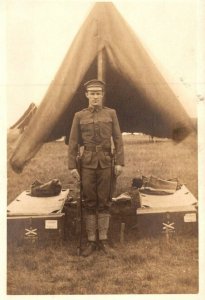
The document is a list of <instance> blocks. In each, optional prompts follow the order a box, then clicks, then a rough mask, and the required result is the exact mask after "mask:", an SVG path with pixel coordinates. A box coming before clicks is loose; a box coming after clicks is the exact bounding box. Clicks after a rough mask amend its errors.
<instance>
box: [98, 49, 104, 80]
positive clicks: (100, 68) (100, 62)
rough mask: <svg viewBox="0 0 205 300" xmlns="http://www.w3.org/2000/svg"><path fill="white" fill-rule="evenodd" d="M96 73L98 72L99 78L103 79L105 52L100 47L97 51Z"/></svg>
mask: <svg viewBox="0 0 205 300" xmlns="http://www.w3.org/2000/svg"><path fill="white" fill-rule="evenodd" d="M97 74H98V79H99V80H103V81H105V52H104V49H102V50H100V51H99V52H98V63H97Z"/></svg>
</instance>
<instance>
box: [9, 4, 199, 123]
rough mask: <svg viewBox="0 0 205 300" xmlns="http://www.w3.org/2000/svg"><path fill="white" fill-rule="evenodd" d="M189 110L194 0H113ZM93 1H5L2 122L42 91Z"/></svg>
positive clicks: (192, 107)
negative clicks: (3, 106) (4, 93)
mask: <svg viewBox="0 0 205 300" xmlns="http://www.w3.org/2000/svg"><path fill="white" fill-rule="evenodd" d="M113 3H114V5H115V6H116V8H117V9H118V11H119V12H120V13H121V15H122V16H123V17H124V18H125V20H126V21H127V23H128V24H129V25H130V27H131V28H132V29H133V30H134V32H135V33H136V35H137V37H138V38H139V40H140V41H141V43H142V44H143V46H144V47H145V48H146V50H147V51H148V53H149V54H150V56H151V57H152V59H153V61H154V62H155V63H156V65H157V66H158V68H159V70H160V71H161V73H162V75H163V76H164V77H165V79H166V81H167V82H168V84H169V85H170V86H171V87H172V89H173V90H174V92H175V94H176V96H177V97H178V98H179V99H180V101H181V102H182V103H183V105H184V106H185V109H186V110H187V112H188V114H189V115H190V116H192V117H195V116H196V102H197V97H196V95H197V94H198V93H199V92H198V91H197V47H198V35H197V13H198V10H197V3H198V2H197V1H195V0H135V1H113ZM93 5H94V2H93V1H82V0H81V1H76V0H75V1H70V0H26V1H25V0H7V1H6V6H5V9H6V63H7V66H6V70H7V78H6V99H7V126H10V125H12V124H13V123H14V122H15V121H16V120H17V119H18V118H19V117H20V116H21V115H22V113H23V112H24V111H25V110H26V108H27V107H28V106H29V104H30V103H31V102H35V103H36V104H37V105H38V104H39V103H40V102H41V100H42V98H43V96H44V95H45V93H46V91H47V88H48V86H49V84H50V83H51V81H52V79H53V78H54V76H55V74H56V72H57V70H58V68H59V66H60V64H61V62H62V60H63V58H64V56H65V54H66V52H67V51H68V49H69V46H70V45H71V43H72V41H73V39H74V37H75V35H76V34H77V32H78V30H79V29H80V26H81V25H82V23H83V22H84V20H85V18H86V17H87V15H88V13H89V12H90V10H91V9H92V7H93Z"/></svg>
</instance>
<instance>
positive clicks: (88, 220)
mask: <svg viewBox="0 0 205 300" xmlns="http://www.w3.org/2000/svg"><path fill="white" fill-rule="evenodd" d="M85 225H86V232H87V237H88V242H87V245H86V247H85V249H83V250H82V253H81V255H82V256H84V257H86V256H89V255H91V254H92V253H93V252H94V251H95V250H96V248H97V247H96V246H97V245H96V229H97V219H96V215H86V217H85Z"/></svg>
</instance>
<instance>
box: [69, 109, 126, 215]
mask: <svg viewBox="0 0 205 300" xmlns="http://www.w3.org/2000/svg"><path fill="white" fill-rule="evenodd" d="M111 139H113V142H114V145H115V164H116V165H122V166H123V165H124V150H123V141H122V134H121V131H120V127H119V122H118V119H117V115H116V112H115V110H114V109H110V108H108V107H101V108H97V109H96V108H93V107H88V108H86V109H83V110H81V111H79V112H77V113H76V114H75V116H74V119H73V124H72V128H71V133H70V138H69V154H68V162H69V169H76V168H77V166H76V156H77V152H78V145H81V146H84V151H83V154H82V157H81V172H82V173H81V175H82V186H83V195H84V199H85V203H86V208H87V210H88V211H90V212H91V213H92V212H93V211H94V210H96V208H98V210H99V211H103V212H104V211H105V212H107V211H108V210H109V193H110V177H111Z"/></svg>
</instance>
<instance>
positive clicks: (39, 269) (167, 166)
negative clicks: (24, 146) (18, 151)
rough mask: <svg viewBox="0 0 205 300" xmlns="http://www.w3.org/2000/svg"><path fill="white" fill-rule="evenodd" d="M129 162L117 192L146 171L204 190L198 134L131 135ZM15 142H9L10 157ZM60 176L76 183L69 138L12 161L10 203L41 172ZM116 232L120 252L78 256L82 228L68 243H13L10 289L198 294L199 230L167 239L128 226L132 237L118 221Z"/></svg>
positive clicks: (61, 292) (35, 292) (42, 176)
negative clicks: (20, 164) (20, 162)
mask: <svg viewBox="0 0 205 300" xmlns="http://www.w3.org/2000/svg"><path fill="white" fill-rule="evenodd" d="M123 139H124V144H125V157H126V161H125V162H126V166H125V167H124V172H123V174H122V175H121V177H120V178H119V180H118V185H117V194H120V193H121V192H125V191H127V190H128V188H129V187H130V186H131V183H132V178H134V177H136V176H137V175H139V174H143V175H145V176H150V175H155V176H159V177H161V178H164V179H169V178H178V179H179V181H180V182H181V183H185V184H186V186H187V187H188V189H189V190H190V191H191V192H192V193H193V194H194V196H195V197H197V194H198V190H197V141H196V137H195V136H190V137H188V138H187V139H186V140H185V141H184V142H182V143H179V144H174V143H173V142H172V141H170V140H158V141H157V142H155V143H149V141H148V137H147V136H134V135H128V136H124V137H123ZM10 151H11V147H10V145H9V146H8V152H9V153H8V157H9V155H10ZM52 178H58V179H60V181H61V182H62V184H63V186H64V187H66V186H67V185H68V184H69V183H72V178H71V176H70V174H69V172H68V170H67V146H66V145H64V143H62V142H53V143H49V144H46V145H44V146H43V147H42V149H41V150H40V151H39V153H38V154H37V155H36V156H35V158H33V160H32V161H31V162H30V163H29V164H28V166H26V167H25V169H24V171H23V172H22V174H20V175H19V174H15V173H14V172H13V171H12V170H11V168H10V166H9V165H8V203H10V202H11V201H12V200H13V199H14V198H15V197H16V196H17V195H18V194H19V193H20V192H22V191H23V190H25V189H29V187H30V185H31V183H32V182H33V181H34V180H35V179H39V180H41V181H43V182H46V181H48V180H50V179H52ZM110 238H111V240H112V241H113V246H114V248H115V250H116V252H117V257H116V258H115V259H111V258H108V257H105V256H103V255H102V253H100V252H96V253H94V255H93V256H91V257H88V258H82V257H77V256H76V239H75V237H74V236H72V237H70V238H68V239H67V240H65V241H63V242H62V243H60V244H58V243H54V242H53V243H51V242H48V241H47V242H45V243H44V244H39V245H33V246H28V245H22V246H15V247H14V246H11V245H8V267H7V270H8V274H7V279H8V290H7V293H8V294H11V295H19V294H22V295H40V294H42V295H54V294H55V295H66V294H67V295H75V294H82V295H83V294H173V293H176V294H177V293H178V294H182V293H184V294H190V293H191V294H192V293H197V291H198V237H197V235H196V234H184V235H183V234H175V235H173V236H172V238H171V239H170V243H169V244H167V243H166V240H165V237H164V236H163V235H161V234H159V235H158V236H155V237H153V236H152V237H148V236H139V234H138V231H137V229H136V228H135V227H133V228H132V229H129V230H128V229H127V231H126V232H125V243H124V244H123V245H122V244H121V243H120V241H119V232H118V231H117V230H114V229H112V230H111V231H110Z"/></svg>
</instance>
